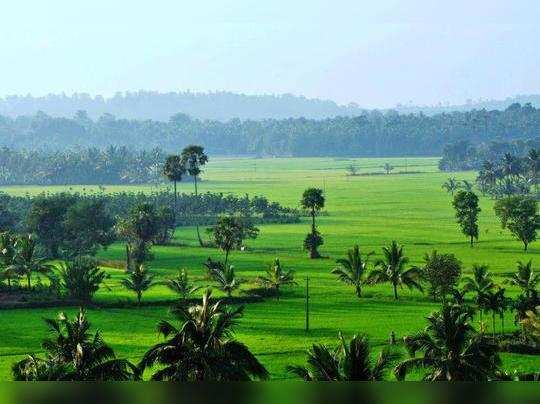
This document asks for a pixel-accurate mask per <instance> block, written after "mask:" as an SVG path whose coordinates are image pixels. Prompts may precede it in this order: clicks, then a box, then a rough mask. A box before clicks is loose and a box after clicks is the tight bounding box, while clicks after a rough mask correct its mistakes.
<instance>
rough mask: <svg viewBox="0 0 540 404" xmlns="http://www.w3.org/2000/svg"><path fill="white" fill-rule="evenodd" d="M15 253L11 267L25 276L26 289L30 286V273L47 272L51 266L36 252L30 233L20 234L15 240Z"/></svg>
mask: <svg viewBox="0 0 540 404" xmlns="http://www.w3.org/2000/svg"><path fill="white" fill-rule="evenodd" d="M15 248H16V251H17V252H16V254H15V260H14V265H13V266H12V269H13V270H14V271H15V272H17V273H18V274H19V275H21V276H25V277H26V281H27V285H28V289H31V288H32V274H37V273H41V274H47V273H48V272H50V270H51V266H50V265H49V264H48V263H47V260H46V259H45V258H43V257H41V256H39V254H38V249H37V245H36V242H35V240H34V238H33V237H32V235H30V234H28V235H24V236H20V237H19V238H18V239H17V241H16V242H15Z"/></svg>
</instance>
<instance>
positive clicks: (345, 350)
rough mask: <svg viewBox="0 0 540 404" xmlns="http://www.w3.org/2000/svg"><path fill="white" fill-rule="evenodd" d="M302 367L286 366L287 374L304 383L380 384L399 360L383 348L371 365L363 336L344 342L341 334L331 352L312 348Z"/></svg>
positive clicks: (316, 347)
mask: <svg viewBox="0 0 540 404" xmlns="http://www.w3.org/2000/svg"><path fill="white" fill-rule="evenodd" d="M307 355H308V359H307V365H306V366H288V367H287V370H288V371H289V372H291V373H293V374H295V375H296V376H298V377H300V378H302V379H304V380H305V381H307V382H311V381H381V380H384V377H385V375H386V372H387V370H388V369H389V368H390V366H391V364H392V362H394V361H396V360H397V359H398V358H399V356H398V355H397V354H395V353H392V352H391V351H390V350H389V349H388V348H387V347H386V348H384V349H383V350H382V351H381V353H380V354H379V356H378V358H377V361H376V362H375V363H372V360H371V349H370V345H369V340H368V338H367V336H366V335H360V336H359V335H355V336H353V337H352V339H351V340H350V341H349V342H347V341H346V340H345V338H343V335H342V334H341V332H340V333H339V345H338V346H337V348H336V349H334V350H332V349H330V348H328V347H327V346H326V345H323V344H314V345H313V347H312V348H311V349H310V350H309V351H308V352H307Z"/></svg>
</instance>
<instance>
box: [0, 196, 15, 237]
mask: <svg viewBox="0 0 540 404" xmlns="http://www.w3.org/2000/svg"><path fill="white" fill-rule="evenodd" d="M16 223H17V218H16V216H15V214H14V213H13V212H12V211H10V210H9V209H7V208H6V207H5V206H4V205H3V204H1V203H0V233H3V232H6V231H13V230H15V225H16Z"/></svg>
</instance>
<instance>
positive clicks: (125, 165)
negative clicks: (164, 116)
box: [0, 146, 166, 185]
mask: <svg viewBox="0 0 540 404" xmlns="http://www.w3.org/2000/svg"><path fill="white" fill-rule="evenodd" d="M165 157H166V155H165V153H164V152H163V151H162V150H161V149H153V150H150V151H144V150H143V151H134V150H132V149H128V148H127V147H125V146H122V147H115V146H109V147H107V148H105V149H103V150H100V149H97V148H87V149H81V150H64V151H37V150H21V151H17V150H13V149H9V148H7V147H4V148H2V149H0V185H71V184H85V185H92V184H149V183H159V182H162V181H163V180H164V177H163V175H162V172H161V171H162V167H163V161H164V160H165Z"/></svg>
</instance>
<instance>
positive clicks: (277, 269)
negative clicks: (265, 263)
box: [259, 258, 296, 300]
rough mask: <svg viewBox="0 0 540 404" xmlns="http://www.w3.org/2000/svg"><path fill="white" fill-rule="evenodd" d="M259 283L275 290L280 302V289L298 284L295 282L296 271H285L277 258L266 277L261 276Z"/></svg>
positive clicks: (267, 271)
mask: <svg viewBox="0 0 540 404" xmlns="http://www.w3.org/2000/svg"><path fill="white" fill-rule="evenodd" d="M259 282H261V283H262V284H263V286H264V287H266V288H269V289H273V290H275V291H276V296H277V299H278V300H279V289H280V287H281V286H287V285H296V282H295V281H294V271H293V270H292V269H290V270H288V271H286V270H284V269H283V267H282V266H281V262H280V261H279V258H276V259H275V260H274V262H273V263H272V264H271V265H270V266H269V267H268V269H267V270H266V275H265V276H259Z"/></svg>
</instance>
